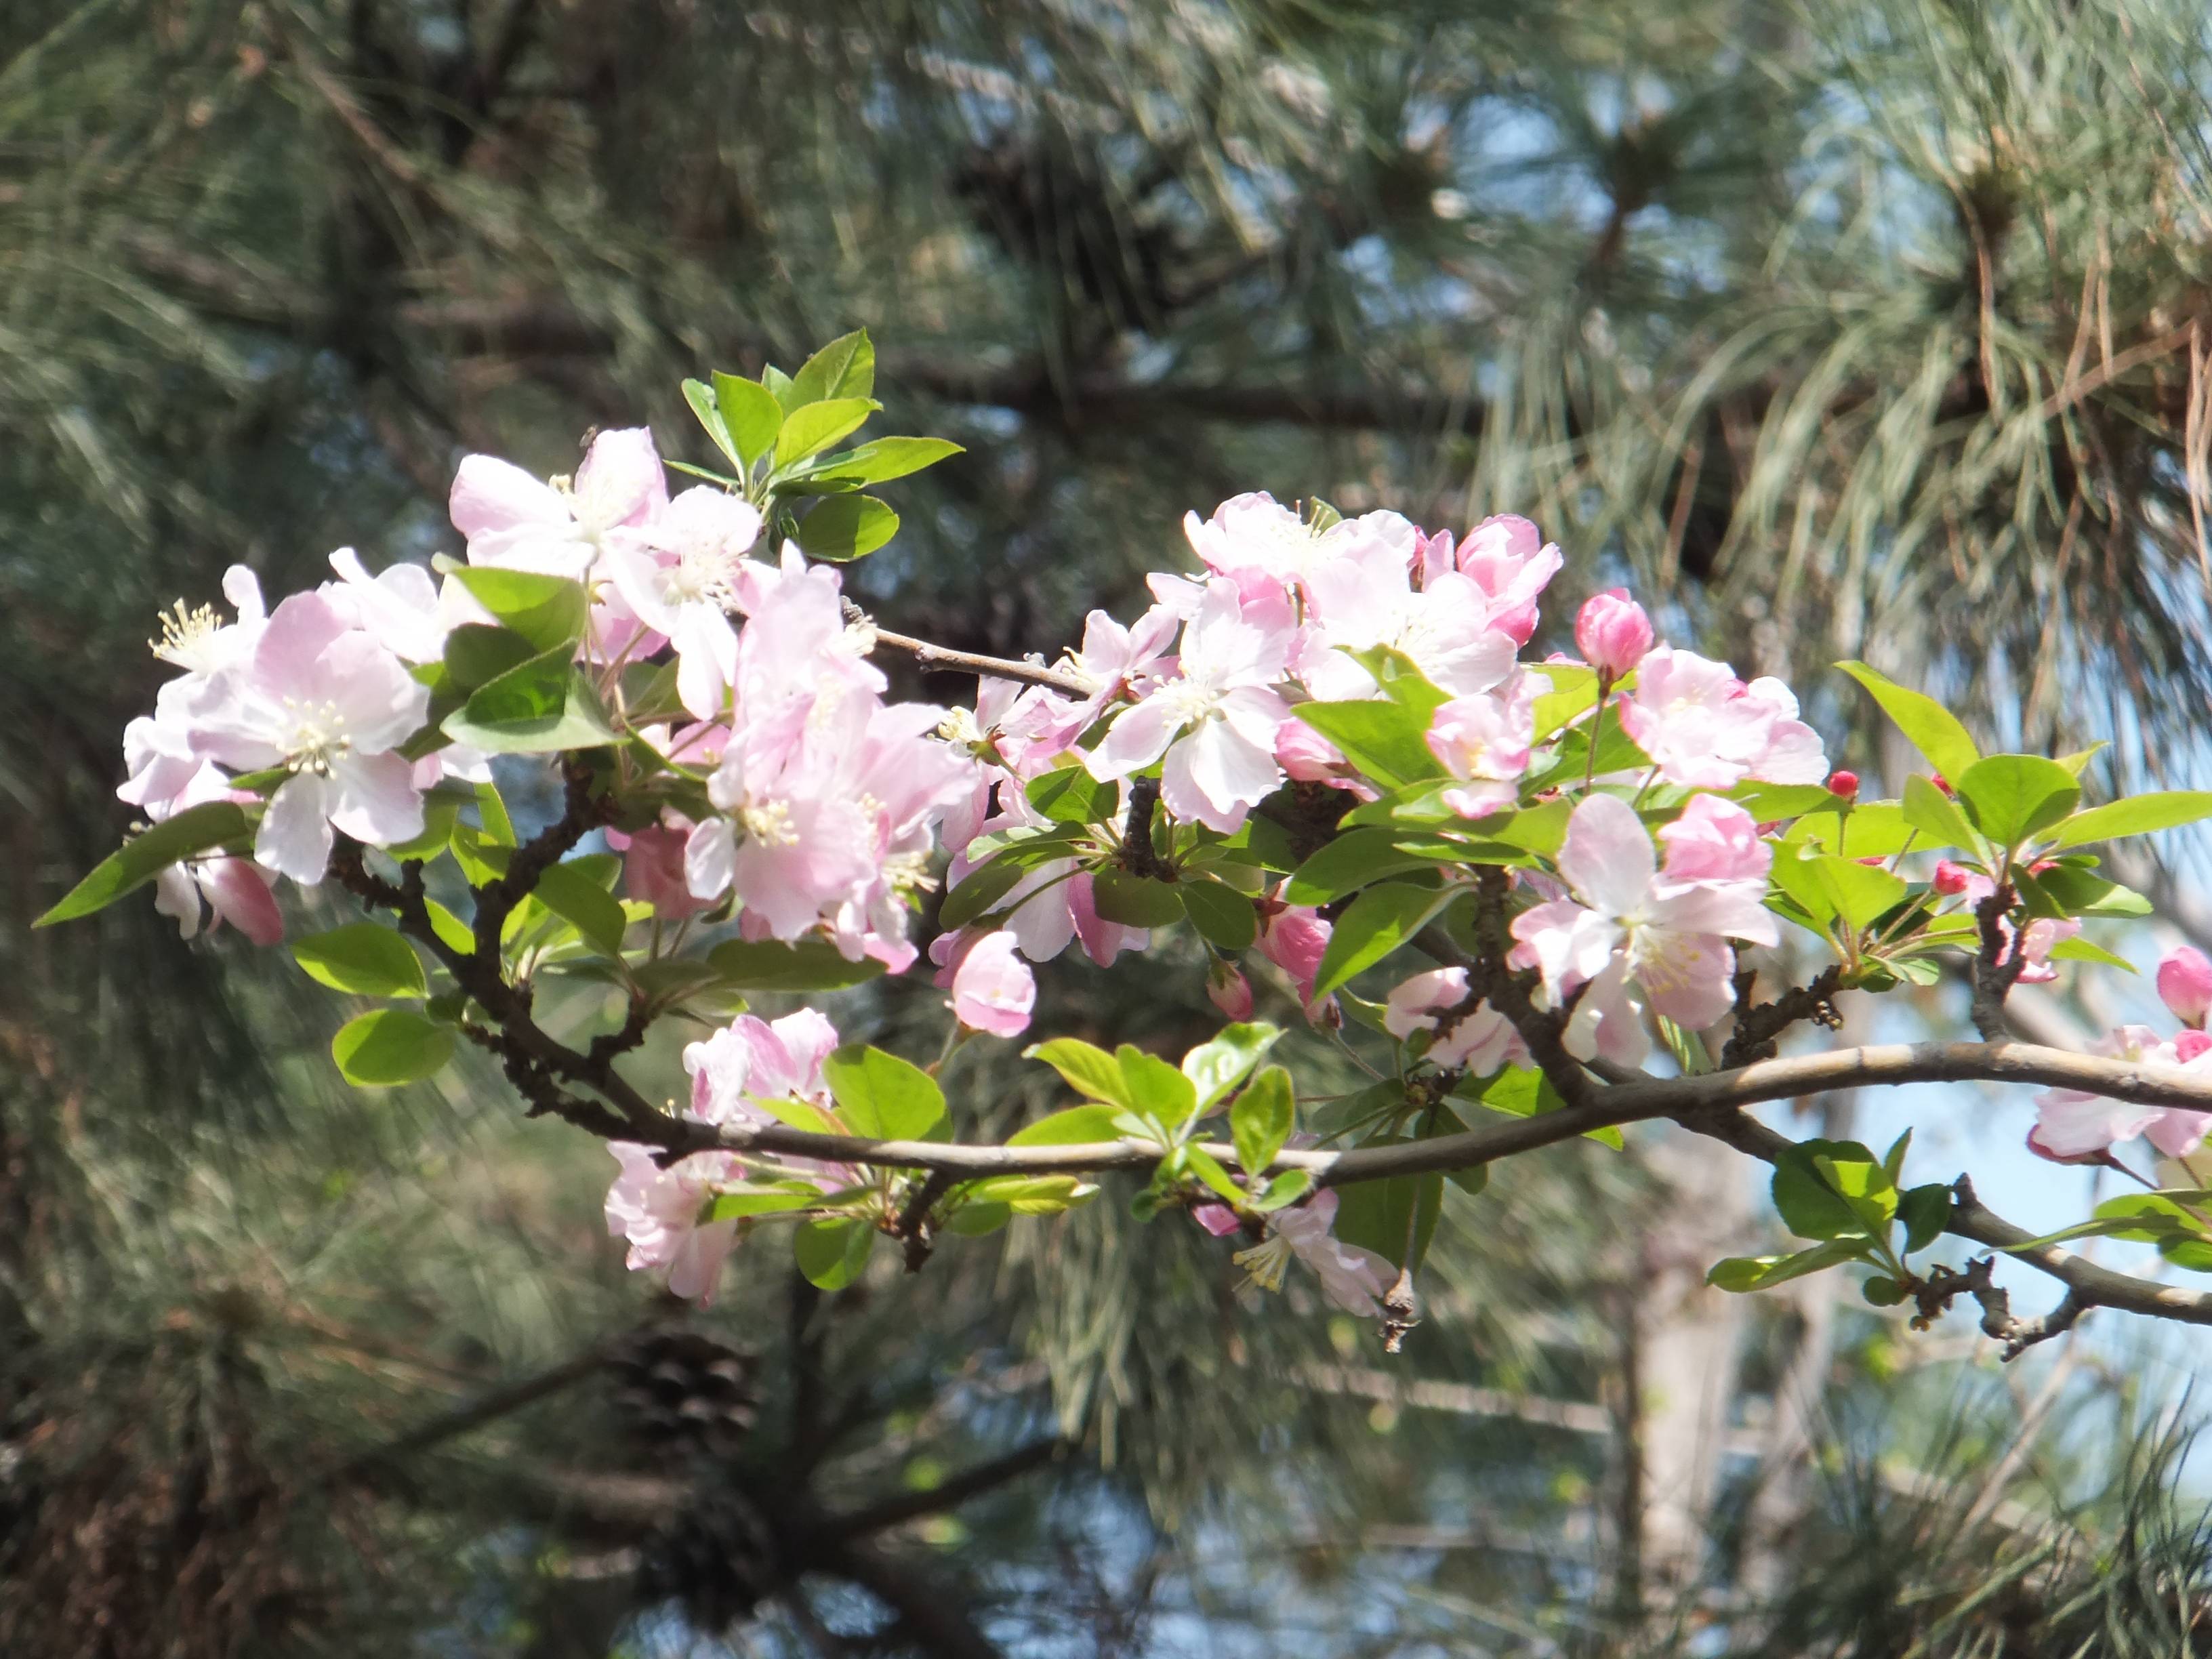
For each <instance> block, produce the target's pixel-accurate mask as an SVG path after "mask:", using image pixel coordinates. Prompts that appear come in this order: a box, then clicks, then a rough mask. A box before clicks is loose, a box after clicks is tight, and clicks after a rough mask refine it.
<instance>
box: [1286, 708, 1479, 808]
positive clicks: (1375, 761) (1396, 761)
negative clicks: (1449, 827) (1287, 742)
mask: <svg viewBox="0 0 2212 1659" xmlns="http://www.w3.org/2000/svg"><path fill="white" fill-rule="evenodd" d="M1291 713H1292V714H1296V715H1297V717H1298V718H1299V719H1300V720H1304V722H1305V723H1306V724H1307V725H1308V726H1311V727H1313V729H1314V730H1315V731H1316V732H1320V733H1321V734H1322V736H1323V737H1324V738H1328V740H1329V741H1330V742H1331V743H1333V744H1335V745H1336V746H1337V747H1338V748H1339V749H1340V750H1343V751H1344V757H1345V758H1346V760H1348V761H1350V762H1351V763H1352V764H1353V765H1354V766H1356V767H1358V769H1360V770H1361V771H1362V772H1364V773H1365V774H1366V775H1368V776H1369V777H1370V778H1372V779H1374V780H1375V781H1376V782H1377V783H1379V784H1381V785H1382V786H1383V787H1384V788H1386V789H1398V788H1402V787H1405V786H1406V785H1407V784H1409V783H1419V782H1421V781H1424V780H1426V779H1429V778H1441V777H1443V776H1444V775H1445V772H1444V769H1443V764H1442V763H1440V762H1438V760H1437V757H1436V756H1435V755H1434V754H1432V753H1431V751H1430V749H1429V745H1428V729H1429V726H1428V721H1427V720H1425V718H1424V717H1422V716H1421V715H1419V714H1415V713H1414V712H1413V710H1412V709H1410V708H1406V707H1404V706H1403V705H1402V704H1400V703H1396V702H1389V701H1369V702H1302V703H1299V704H1297V705H1296V706H1295V707H1293V708H1291Z"/></svg>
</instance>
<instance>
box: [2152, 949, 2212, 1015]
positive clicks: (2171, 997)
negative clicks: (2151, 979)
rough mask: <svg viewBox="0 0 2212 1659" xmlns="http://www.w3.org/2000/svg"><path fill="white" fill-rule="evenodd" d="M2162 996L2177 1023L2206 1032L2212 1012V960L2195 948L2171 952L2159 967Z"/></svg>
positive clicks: (2159, 992) (2163, 958)
mask: <svg viewBox="0 0 2212 1659" xmlns="http://www.w3.org/2000/svg"><path fill="white" fill-rule="evenodd" d="M2158 994H2159V998H2160V1000H2161V1001H2163V1002H2164V1003H2165V1004H2166V1009H2167V1011H2168V1012H2170V1013H2172V1016H2173V1017H2174V1018H2176V1019H2178V1020H2179V1021H2180V1022H2181V1023H2182V1024H2184V1025H2187V1026H2190V1027H2191V1028H2192V1029H2196V1030H2202V1029H2203V1024H2204V1016H2205V1013H2206V1012H2207V1011H2208V1010H2212V960H2208V959H2207V958H2206V957H2205V955H2204V952H2203V951H2200V950H2198V949H2197V947H2196V946H2195V945H2182V946H2180V947H2179V949H2177V950H2173V951H2168V952H2166V955H2165V956H2164V957H2162V958H2160V962H2159V964H2158Z"/></svg>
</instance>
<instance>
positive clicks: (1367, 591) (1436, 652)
mask: <svg viewBox="0 0 2212 1659" xmlns="http://www.w3.org/2000/svg"><path fill="white" fill-rule="evenodd" d="M1305 586H1306V593H1307V600H1306V614H1307V617H1308V621H1307V623H1306V627H1305V629H1304V633H1303V634H1302V635H1301V636H1300V638H1299V641H1298V644H1297V650H1296V653H1295V655H1294V659H1293V663H1292V666H1293V667H1294V668H1295V670H1296V671H1297V678H1298V679H1299V680H1300V681H1301V682H1302V683H1303V684H1304V686H1305V688H1306V690H1309V691H1310V692H1311V693H1312V694H1313V695H1314V696H1316V697H1319V698H1322V699H1323V700H1324V701H1330V702H1338V701H1346V700H1350V699H1354V698H1358V697H1367V696H1374V694H1375V691H1376V684H1375V679H1374V677H1373V676H1372V675H1371V674H1370V673H1369V672H1368V671H1366V669H1364V668H1363V667H1362V666H1361V665H1359V664H1358V662H1357V661H1356V660H1355V659H1353V658H1352V655H1351V654H1350V653H1352V652H1354V651H1364V650H1370V649H1373V648H1374V647H1378V646H1387V647H1389V648H1391V649H1393V650H1395V651H1400V652H1402V653H1405V655H1406V656H1407V657H1409V658H1411V659H1413V665H1414V666H1415V667H1417V668H1419V670H1420V671H1421V673H1422V676H1423V677H1424V678H1426V679H1427V680H1428V681H1429V682H1430V683H1431V684H1433V685H1435V686H1436V687H1437V689H1438V690H1443V691H1445V692H1448V693H1449V694H1450V695H1452V696H1468V695H1470V694H1472V693H1474V692H1477V691H1487V690H1490V689H1491V688H1492V686H1494V685H1496V684H1498V682H1499V681H1500V680H1503V679H1504V678H1505V677H1506V676H1507V675H1508V674H1510V673H1511V672H1512V671H1513V659H1514V656H1515V654H1516V652H1517V651H1518V650H1519V649H1520V647H1519V645H1518V643H1517V642H1516V641H1515V640H1514V639H1513V637H1512V635H1510V634H1505V633H1503V632H1501V631H1499V630H1498V629H1494V628H1492V627H1491V626H1490V625H1489V620H1488V606H1487V605H1486V601H1485V598H1484V595H1483V592H1482V590H1481V589H1480V587H1478V586H1476V585H1475V584H1474V581H1473V580H1471V579H1470V578H1468V577H1466V576H1463V575H1461V574H1458V573H1457V572H1456V571H1451V572H1447V573H1445V574H1443V575H1440V576H1438V577H1437V578H1436V580H1433V581H1431V583H1430V584H1429V585H1428V586H1426V587H1423V588H1416V587H1413V586H1410V585H1409V581H1408V574H1407V567H1406V561H1405V560H1404V558H1403V557H1401V556H1399V554H1398V553H1397V551H1396V550H1395V549H1393V548H1390V547H1388V546H1384V545H1376V546H1374V547H1372V548H1371V549H1363V550H1359V551H1358V552H1354V553H1351V554H1347V555H1346V556H1340V557H1338V558H1334V559H1330V560H1328V561H1327V562H1323V563H1322V564H1320V565H1317V566H1316V567H1315V568H1313V569H1312V570H1311V571H1310V573H1309V574H1308V575H1307V577H1306V582H1305Z"/></svg>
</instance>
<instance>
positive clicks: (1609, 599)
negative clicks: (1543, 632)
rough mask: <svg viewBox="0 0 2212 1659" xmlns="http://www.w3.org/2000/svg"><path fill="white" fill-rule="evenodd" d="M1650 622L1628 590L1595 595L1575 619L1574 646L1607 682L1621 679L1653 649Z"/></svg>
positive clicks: (1610, 590) (1623, 588) (1585, 602)
mask: <svg viewBox="0 0 2212 1659" xmlns="http://www.w3.org/2000/svg"><path fill="white" fill-rule="evenodd" d="M1651 640H1652V634H1651V618H1650V617H1648V616H1646V615H1644V607H1643V606H1642V605H1638V604H1637V603H1636V601H1635V600H1633V599H1630V598H1629V597H1628V590H1627V589H1626V588H1625V587H1612V588H1607V590H1606V591H1605V592H1602V593H1593V594H1591V595H1590V597H1589V599H1587V600H1586V601H1584V602H1583V608H1582V614H1581V615H1579V616H1577V617H1576V618H1575V643H1576V644H1577V646H1579V647H1581V648H1582V653H1583V659H1585V660H1586V661H1587V662H1588V663H1589V665H1590V666H1591V667H1593V668H1595V669H1596V670H1597V671H1598V672H1599V673H1601V674H1602V675H1604V676H1605V677H1606V678H1608V679H1615V680H1617V679H1619V678H1621V677H1622V676H1623V675H1625V674H1626V673H1627V672H1629V671H1630V670H1632V669H1633V668H1634V667H1635V666H1636V665H1637V664H1638V663H1639V662H1642V661H1643V660H1644V653H1645V652H1647V651H1649V650H1650V648H1651Z"/></svg>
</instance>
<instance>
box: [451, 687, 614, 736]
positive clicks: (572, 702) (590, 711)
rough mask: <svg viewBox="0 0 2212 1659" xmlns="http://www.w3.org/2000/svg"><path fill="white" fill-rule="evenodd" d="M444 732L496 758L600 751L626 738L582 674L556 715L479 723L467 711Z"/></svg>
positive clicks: (570, 689) (453, 718)
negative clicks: (611, 720) (589, 750)
mask: <svg viewBox="0 0 2212 1659" xmlns="http://www.w3.org/2000/svg"><path fill="white" fill-rule="evenodd" d="M443 730H444V732H445V733H446V735H447V737H449V738H452V739H453V741H454V742H455V743H465V744H470V745H471V746H472V747H474V748H477V749H482V750H485V751H486V752H487V753H489V754H494V755H549V754H556V753H558V752H559V751H561V750H565V749H598V748H602V747H604V746H605V745H606V744H611V743H619V742H620V741H621V740H622V734H621V733H620V732H617V731H616V730H615V729H614V728H613V727H612V726H610V725H608V724H607V719H606V715H605V712H604V711H603V710H602V709H601V708H599V697H598V696H597V694H596V693H595V692H593V691H592V688H591V685H590V683H589V682H588V681H586V679H584V678H583V677H582V676H581V675H580V674H578V675H575V676H574V677H573V678H571V679H570V681H569V683H568V693H567V702H566V703H565V704H564V706H563V707H562V708H560V709H558V710H557V711H556V712H555V713H553V714H542V715H538V716H535V717H530V718H524V719H520V720H474V719H472V718H471V716H470V714H469V712H468V710H467V709H465V708H464V709H461V710H460V711H459V712H458V713H455V714H448V715H447V717H446V722H445V726H444V727H443Z"/></svg>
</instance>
